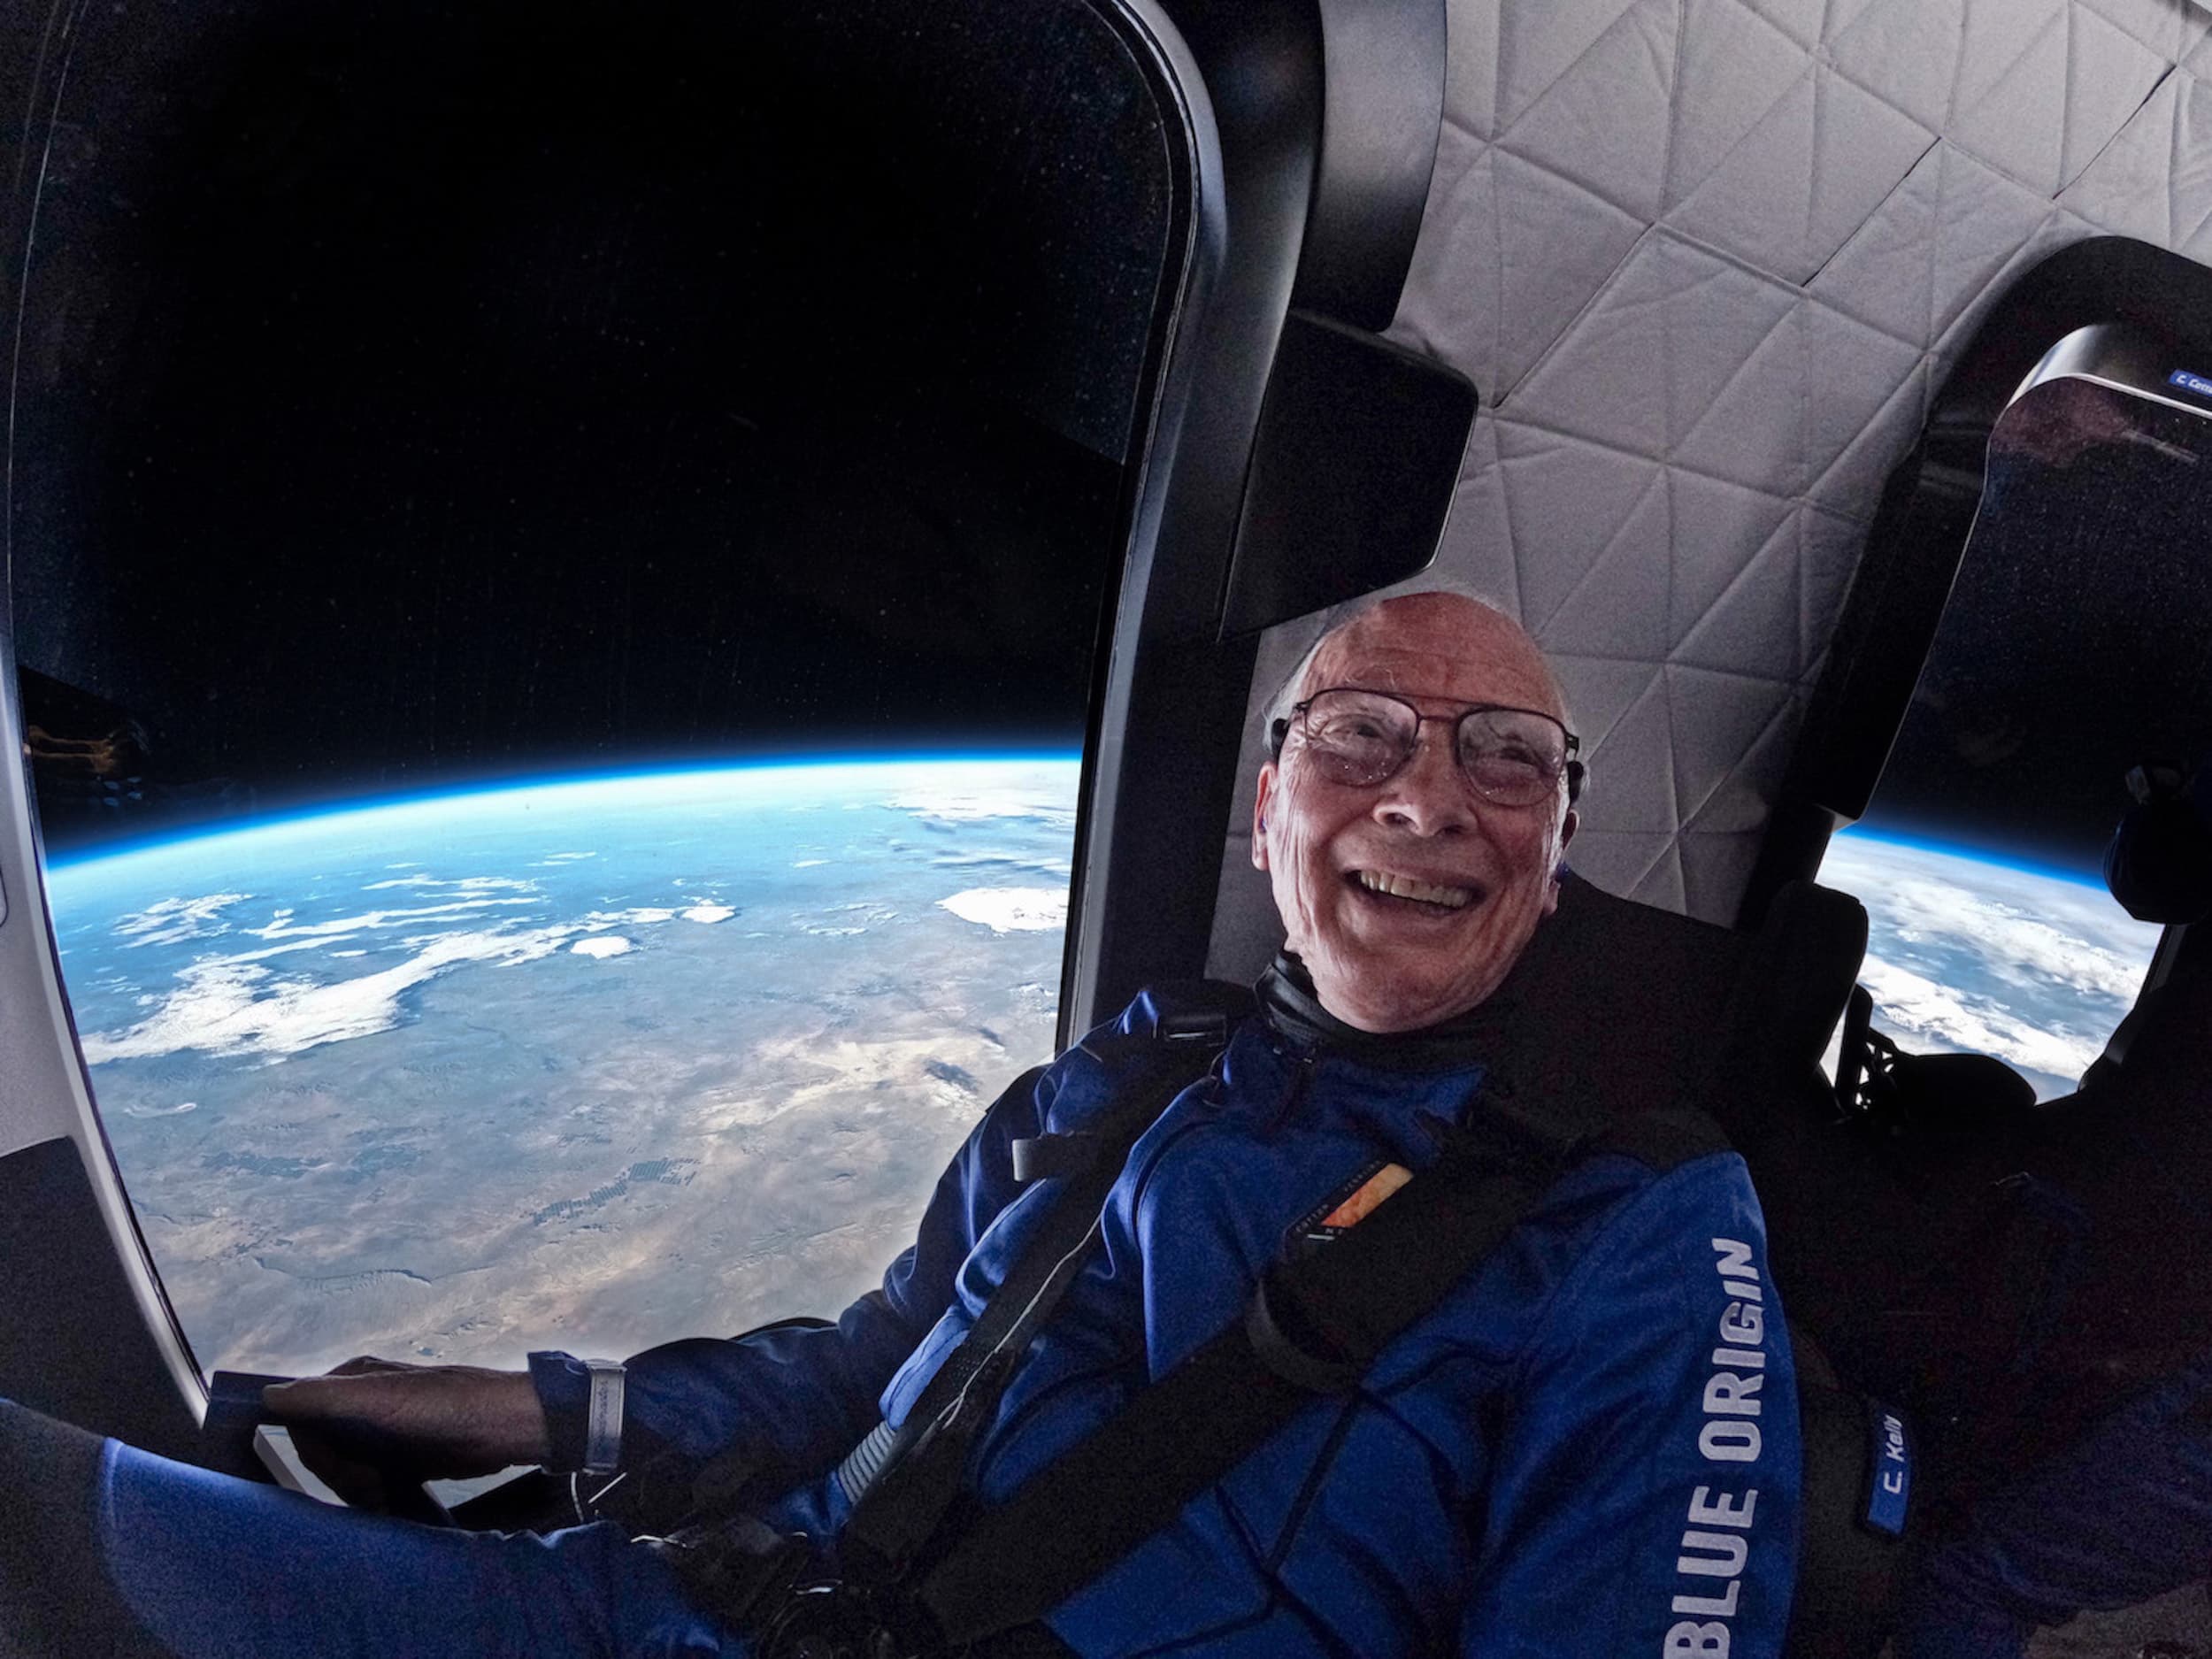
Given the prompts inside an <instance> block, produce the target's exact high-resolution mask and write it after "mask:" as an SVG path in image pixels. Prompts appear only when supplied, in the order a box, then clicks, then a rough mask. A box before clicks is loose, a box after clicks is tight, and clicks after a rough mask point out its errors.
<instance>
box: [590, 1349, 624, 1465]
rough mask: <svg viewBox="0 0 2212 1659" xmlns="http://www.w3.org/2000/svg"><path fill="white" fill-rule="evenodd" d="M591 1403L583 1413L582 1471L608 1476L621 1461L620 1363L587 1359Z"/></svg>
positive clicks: (616, 1360)
mask: <svg viewBox="0 0 2212 1659" xmlns="http://www.w3.org/2000/svg"><path fill="white" fill-rule="evenodd" d="M584 1369H585V1370H587V1371H589V1372H590V1373H591V1402H590V1404H589V1405H588V1407H586V1409H585V1412H584V1472H585V1473H586V1474H588V1475H611V1474H612V1473H613V1472H614V1471H616V1470H617V1469H618V1468H619V1467H620V1466H621V1463H622V1362H621V1361H620V1360H618V1359H588V1360H586V1361H585V1362H584Z"/></svg>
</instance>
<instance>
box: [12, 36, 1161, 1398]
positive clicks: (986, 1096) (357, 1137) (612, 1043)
mask: <svg viewBox="0 0 2212 1659" xmlns="http://www.w3.org/2000/svg"><path fill="white" fill-rule="evenodd" d="M984 9H985V10H986V11H996V12H1001V13H1003V14H1004V15H1003V16H1002V17H999V18H997V19H995V20H987V21H982V22H974V21H972V20H971V21H970V22H969V23H964V24H963V25H961V27H953V26H952V24H951V23H950V22H947V21H941V20H933V19H927V18H917V17H916V16H915V15H914V14H913V13H912V11H911V8H910V7H907V6H903V5H900V4H873V3H872V0H859V3H857V4H846V5H841V6H839V7H836V8H828V9H821V8H787V7H727V6H710V5H700V4H676V3H674V0H648V4H643V5H640V4H636V3H635V0H624V4H621V5H619V6H614V5H605V6H598V5H591V4H586V5H582V6H567V7H562V8H558V9H557V12H545V11H544V10H543V9H542V8H536V7H530V6H525V5H521V4H496V3H495V4H492V5H489V6H486V5H483V4H469V5H465V6H454V5H446V4H433V3H432V0H393V3H388V4H373V5H368V6H359V7H346V8H341V9H339V11H338V12H327V11H323V12H318V11H316V10H314V9H309V10H308V11H307V12H302V11H301V10H300V9H299V8H296V7H279V6H269V7H255V6H251V5H249V6H244V7H240V8H234V9H233V10H231V11H228V12H226V13H225V14H224V15H223V16H222V17H221V18H211V17H206V16H191V17H187V16H185V15H184V14H182V13H175V14H172V13H170V12H157V11H154V10H150V9H145V8H137V7H133V6H125V7H119V8H115V9H113V12H112V15H111V14H110V13H108V12H103V13H101V14H100V15H99V16H94V15H92V14H89V13H88V14H87V15H86V16H85V17H84V18H83V19H81V20H80V21H81V26H82V27H83V28H84V29H85V30H87V31H89V33H88V35H86V36H85V37H84V38H83V39H82V40H81V41H80V42H78V44H77V46H76V48H75V50H76V52H77V56H78V72H76V73H73V74H72V76H71V78H70V80H69V81H68V84H67V88H66V93H65V104H64V107H63V109H62V110H61V111H60V115H59V118H58V121H57V124H56V127H55V129H54V142H53V145H52V148H51V159H50V166H49V169H48V174H47V178H46V180H45V183H44V186H43V188H42V196H41V197H40V201H39V204H38V209H37V220H36V236H35V255H34V259H33V263H32V265H31V268H30V271H29V273H28V280H27V289H26V319H27V322H26V329H27V333H26V339H27V342H28V344H27V358H26V368H25V378H24V380H23V385H22V390H21V393H20V401H19V423H20V424H19V434H18V446H17V457H18V458H17V466H18V474H19V484H18V498H19V503H20V505H19V517H18V523H17V526H16V539H17V547H18V549H19V552H18V554H17V557H16V560H15V564H14V568H13V588H12V601H13V606H14V617H15V626H16V645H17V651H18V656H19V661H20V664H21V665H22V669H23V676H22V680H23V684H22V691H23V699H24V708H25V712H26V717H27V726H28V727H29V729H30V741H31V747H32V754H31V760H32V764H33V772H34V776H35V783H36V789H37V801H38V810H39V813H40V818H41V825H42V835H43V838H44V846H45V854H46V859H47V868H46V879H47V886H48V897H49V903H50V910H51V911H52V914H53V918H54V921H55V925H56V933H57V937H58V943H59V947H60V954H61V961H62V966H63V972H64V978H65V985H66V988H67V992H68V995H69V999H70V1003H71V1008H72V1011H73V1018H74V1020H75V1024H76V1028H77V1032H78V1035H79V1041H80V1043H81V1049H82V1053H83V1057H84V1060H85V1062H86V1064H87V1066H88V1076H89V1079H90V1081H91V1085H92V1089H93V1092H94V1094H95V1096H96V1101H97V1103H98V1108H99V1110H100V1114H101V1118H102V1121H103V1123H104V1126H105V1129H106V1132H107V1134H108V1137H109V1140H110V1142H111V1148H112V1150H113V1153H114V1156H115V1158H116V1160H117V1164H118V1166H119V1170H120V1171H121V1174H122V1176H123V1178H124V1180H125V1183H126V1185H127V1189H128V1192H129V1194H130V1196H131V1200H132V1202H133V1204H134V1209H135V1211H136V1214H137V1217H138V1221H139V1225H140V1226H141V1228H142V1232H143V1233H144V1236H145V1239H146V1240H147V1243H148V1245H149V1247H150V1250H151V1254H152V1256H153V1259H154V1261H155V1263H156V1264H157V1268H158V1270H159V1271H160V1273H161V1275H162V1278H163V1280H164V1283H165V1287H166V1290H167V1292H168V1294H169V1297H170V1299H171V1301H172V1302H173V1305H174V1307H175V1308H176V1310H177V1312H178V1314H179V1317H180V1321H181V1323H182V1325H183V1327H184V1330H185V1332H186V1334H187V1335H188V1338H189V1340H190V1341H191V1343H192V1345H193V1347H194V1349H195V1351H196V1356H197V1357H198V1358H199V1359H200V1360H201V1362H202V1363H204V1364H205V1365H207V1366H209V1367H214V1366H218V1365H220V1366H227V1367H234V1368H243V1369H250V1370H273V1371H299V1370H303V1369H309V1368H313V1367H319V1366H322V1365H326V1364H327V1363H332V1362H334V1361H336V1360H339V1359H342V1358H343V1357H345V1356H348V1355H349V1354H353V1353H357V1352H363V1351H373V1352H380V1353H386V1354H391V1355H395V1356H417V1357H422V1358H433V1359H437V1360H442V1361H453V1362H468V1363H490V1364H511V1363H516V1362H517V1361H518V1359H519V1357H520V1356H521V1355H522V1354H523V1353H524V1351H525V1350H526V1349H527V1348H531V1347H534V1346H541V1345H547V1344H550V1345H555V1346H572V1345H574V1344H576V1343H580V1342H581V1343H588V1345H589V1346H591V1347H593V1348H599V1349H609V1350H614V1351H625V1350H627V1349H634V1348H640V1347H642V1346H646V1345H649V1344H650V1343H652V1342H654V1341H657V1340H665V1339H668V1338H672V1337H676V1336H680V1335H686V1334H692V1333H698V1332H702V1331H708V1332H711V1331H718V1330H720V1331H733V1330H737V1329H740V1328H742V1327H744V1326H747V1325H751V1324H754V1323H757V1322H758V1321H760V1320H762V1319H765V1318H768V1317H775V1316H780V1315H784V1314H788V1313H791V1312H793V1311H795V1310H811V1311H816V1312H834V1311H835V1310H836V1309H837V1308H838V1307H839V1306H840V1305H841V1303H842V1302H844V1301H845V1300H847V1299H848V1298H849V1297H851V1296H852V1295H854V1294H858V1293H859V1292H861V1291H862V1290H864V1289H865V1288H866V1287H867V1286H870V1285H871V1284H872V1283H873V1282H874V1281H875V1280H876V1279H877V1278H878V1277H879V1274H880V1273H881V1271H882V1270H883V1268H884V1266H885V1264H886V1263H887V1261H888V1260H889V1259H890V1257H891V1256H894V1255H895V1253H896V1251H897V1250H898V1249H899V1248H900V1247H901V1246H902V1243H903V1242H904V1241H905V1240H906V1239H908V1238H909V1237H910V1234H911V1229H912V1225H913V1223H914V1220H915V1218H916V1217H917V1215H918V1212H919V1210H920V1208H921V1206H922V1204H923V1202H925V1201H926V1195H927V1193H928V1191H929V1189H930V1187H931V1185H932V1184H933V1181H934V1179H935V1178H936V1175H937V1173H938V1172H939V1171H940V1169H941V1166H942V1164H943V1163H944V1161H945V1159H946V1158H947V1156H949V1153H950V1152H951V1151H952V1150H953V1149H954V1148H956V1146H957V1144H958V1143H959V1141H961V1139H962V1138H963V1137H964V1135H965V1134H966V1133H967V1132H968V1131H969V1129H970V1128H971V1127H972V1125H973V1124H974V1122H975V1121H976V1119H977V1118H978V1116H979V1113H980V1112H981V1111H982V1110H983V1109H984V1107H985V1106H986V1105H987V1103H988V1102H989V1101H990V1099H991V1098H992V1096H993V1095H994V1094H995V1093H996V1092H997V1090H998V1089H999V1088H1000V1087H1001V1086H1002V1085H1003V1084H1004V1083H1006V1082H1007V1081H1008V1080H1010V1079H1011V1078H1012V1077H1013V1076H1014V1074H1016V1073H1017V1072H1018V1071H1021V1070H1022V1069H1023V1068H1025V1066H1027V1065H1029V1064H1033V1063H1035V1062H1037V1061H1040V1060H1041V1059H1043V1058H1045V1057H1047V1056H1048V1054H1049V1052H1050V1049H1051V1046H1052V1041H1053V1033H1054V1019H1055V1013H1056V1003H1057V998H1058V990H1059V985H1060V979H1061V960H1062V944H1063V935H1064V928H1065V924H1066V918H1067V911H1068V902H1069V891H1070V883H1071V866H1072V858H1073V843H1074V838H1075V834H1076V829H1077V802H1078V782H1079V773H1080V769H1081V750H1082V744H1083V739H1084V732H1085V728H1086V724H1087V709H1088V695H1089V684H1090V675H1091V671H1092V667H1093V664H1094V661H1095V660H1096V659H1097V657H1098V655H1099V652H1100V649H1101V641H1102V631H1103V629H1104V627H1105V626H1106V618H1107V617H1108V616H1109V614H1110V605H1111V601H1112V597H1113V595H1114V592H1115V587H1116V582H1117V579H1118V570H1119V565H1120V561H1121V557H1122V547H1123V542H1124V526H1125V519H1126V518H1127V514H1128V504H1129V502H1130V499H1131V496H1132V481H1131V480H1132V468H1131V463H1130V457H1131V455H1132V453H1133V449H1134V447H1135V443H1136V438H1137V434H1140V433H1141V430H1142V428H1143V424H1144V419H1145V412H1146V410H1147V408H1148V399H1149V397H1150V388H1149V383H1148V380H1147V379H1146V375H1147V373H1148V370H1147V365H1148V364H1149V363H1151V362H1154V361H1156V358H1157V356H1158V349H1157V348H1158V342H1159V337H1160V331H1161V330H1162V328H1163V327H1164V318H1165V317H1166V315H1167V314H1168V312H1169V310H1170V307H1171V302H1172V298H1173V295H1174V292H1175V289H1176V287H1177V284H1178V282H1179V268H1178V266H1177V265H1176V264H1175V258H1176V254H1175V249H1176V246H1177V238H1176V237H1175V236H1174V234H1172V232H1173V224H1174V212H1175V211H1176V200H1175V195H1174V190H1175V186H1174V181H1173V176H1172V174H1171V169H1170V166H1169V153H1170V146H1169V143H1168V138H1167V129H1166V128H1165V127H1164V124H1163V117H1162V115H1161V113H1160V111H1159V109H1158V108H1157V107H1156V104H1155V102H1154V100H1153V97H1152V94H1151V92H1150V90H1149V89H1148V85H1147V83H1146V82H1145V81H1143V80H1142V79H1141V77H1140V76H1139V75H1138V74H1137V72H1136V70H1135V68H1134V66H1133V61H1132V60H1131V58H1130V57H1129V54H1128V53H1127V52H1126V51H1125V50H1123V48H1122V47H1121V46H1120V44H1119V43H1118V41H1117V40H1116V39H1115V37H1114V36H1113V35H1112V34H1111V33H1110V30H1109V29H1108V28H1107V27H1106V26H1105V24H1104V22H1102V19H1101V18H1100V16H1099V14H1097V13H1096V12H1094V11H1093V9H1092V8H1090V7H1089V6H1087V5H1085V4H1077V3H1076V0H1057V3H1056V4H1038V3H1037V0H1020V4H1002V5H997V6H995V7H986V8H984ZM825 11H826V12H827V15H824V14H823V13H824V12H825ZM141 12H144V15H140V13H141ZM1070 86H1077V87H1079V88H1082V89H1083V91H1084V94H1085V96H1081V97H1073V96H1063V94H1064V91H1065V90H1066V88H1068V87H1070Z"/></svg>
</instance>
